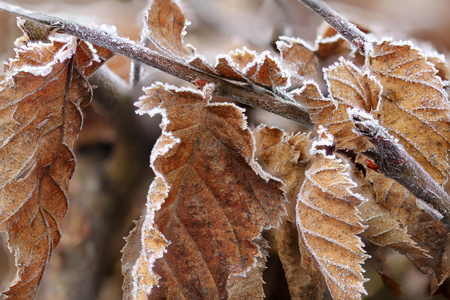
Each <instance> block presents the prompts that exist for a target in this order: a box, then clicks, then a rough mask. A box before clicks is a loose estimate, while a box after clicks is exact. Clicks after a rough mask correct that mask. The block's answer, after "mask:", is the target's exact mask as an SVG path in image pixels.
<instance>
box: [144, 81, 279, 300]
mask: <svg viewBox="0 0 450 300" xmlns="http://www.w3.org/2000/svg"><path fill="white" fill-rule="evenodd" d="M146 93H147V96H145V97H143V98H141V100H140V102H139V104H138V105H139V107H140V109H139V112H140V113H149V114H151V115H152V114H154V113H161V114H162V115H163V117H164V120H163V125H164V126H163V134H162V137H161V138H160V140H159V142H158V144H157V145H156V147H155V148H154V149H153V151H152V156H151V161H152V168H153V169H154V170H155V172H156V173H157V174H161V176H162V177H163V178H164V180H165V182H166V184H167V185H168V186H169V188H170V189H169V192H168V195H167V197H166V198H165V201H164V203H163V204H162V206H161V208H160V209H159V210H157V211H156V210H155V211H156V213H155V217H154V221H153V224H154V228H155V229H157V230H158V231H160V232H161V233H162V234H163V235H164V237H165V238H166V239H167V240H169V241H170V245H169V246H168V247H167V249H166V253H165V254H164V256H163V257H162V258H161V259H158V260H156V263H155V267H154V269H153V270H154V272H155V273H156V274H157V275H158V276H160V280H159V282H158V286H153V288H152V290H151V294H150V299H156V298H158V299H159V298H166V299H180V298H189V297H194V298H205V299H213V298H225V297H226V295H227V293H228V292H227V286H228V280H229V278H230V276H231V275H242V276H244V275H245V274H246V272H247V271H248V270H250V269H251V268H252V267H253V266H255V263H256V261H257V260H258V257H259V258H261V257H263V254H262V252H261V249H260V247H259V246H258V245H257V244H255V242H254V241H255V239H258V238H259V236H260V234H261V230H262V229H263V228H269V227H274V226H276V225H277V224H278V223H279V221H280V216H281V215H283V214H284V206H283V204H282V201H283V199H284V195H283V192H282V191H281V190H280V184H279V183H278V182H276V181H274V180H272V179H270V178H269V177H268V174H266V173H264V172H263V171H262V169H261V168H260V166H259V165H258V164H257V163H256V161H255V158H254V151H255V150H254V139H253V136H252V134H251V132H250V131H249V130H248V128H247V125H246V122H245V118H244V116H243V114H242V110H241V109H239V108H238V107H236V106H235V105H233V104H228V103H209V100H210V97H211V94H210V93H211V86H209V85H208V86H207V87H205V91H204V92H202V93H200V92H197V91H193V90H189V89H177V88H174V87H170V86H165V85H162V84H155V85H153V86H151V87H150V88H148V89H146ZM153 191H154V190H153V188H151V190H150V193H153ZM148 205H149V206H151V205H152V203H149V204H148ZM143 238H144V239H145V238H146V237H145V236H144V237H143ZM217 249H219V250H217Z"/></svg>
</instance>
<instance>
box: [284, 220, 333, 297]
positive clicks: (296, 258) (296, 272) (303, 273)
mask: <svg viewBox="0 0 450 300" xmlns="http://www.w3.org/2000/svg"><path fill="white" fill-rule="evenodd" d="M276 240H277V247H278V255H279V257H280V260H281V263H282V265H283V269H284V274H285V276H286V281H287V284H288V287H289V294H290V296H291V299H310V300H313V299H316V300H321V299H323V293H324V291H325V282H324V278H323V276H322V274H321V273H320V271H319V270H318V269H317V268H316V267H314V265H309V266H308V263H304V262H303V260H304V257H302V256H301V254H300V250H299V241H298V232H297V228H296V225H295V223H294V222H292V221H291V220H289V219H285V220H284V221H283V223H282V224H281V226H280V227H279V228H278V229H277V232H276Z"/></svg>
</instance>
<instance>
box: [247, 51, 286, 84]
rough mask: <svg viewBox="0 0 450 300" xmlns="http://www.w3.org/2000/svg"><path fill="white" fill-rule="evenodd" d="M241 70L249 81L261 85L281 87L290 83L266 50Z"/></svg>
mask: <svg viewBox="0 0 450 300" xmlns="http://www.w3.org/2000/svg"><path fill="white" fill-rule="evenodd" d="M242 72H243V73H244V74H245V76H247V77H248V78H249V79H250V80H251V81H253V82H255V83H257V84H260V85H263V86H267V87H271V88H276V87H277V88H283V87H286V86H288V85H289V84H290V82H289V76H288V75H287V74H286V73H285V72H284V70H283V69H282V68H281V66H280V64H279V63H278V61H277V60H276V59H275V58H274V57H272V55H271V54H270V53H269V52H268V51H265V52H263V53H261V54H259V55H258V56H257V57H256V58H255V60H254V61H253V62H252V63H250V64H248V65H247V66H246V67H245V68H244V70H242Z"/></svg>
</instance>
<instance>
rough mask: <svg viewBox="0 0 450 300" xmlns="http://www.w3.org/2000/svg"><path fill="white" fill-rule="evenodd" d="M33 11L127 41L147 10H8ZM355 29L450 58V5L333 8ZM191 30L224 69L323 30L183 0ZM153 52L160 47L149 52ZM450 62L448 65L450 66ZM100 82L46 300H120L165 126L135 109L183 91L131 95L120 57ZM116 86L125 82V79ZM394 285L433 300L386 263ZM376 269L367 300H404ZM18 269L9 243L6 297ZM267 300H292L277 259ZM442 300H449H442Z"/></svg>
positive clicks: (13, 32)
mask: <svg viewBox="0 0 450 300" xmlns="http://www.w3.org/2000/svg"><path fill="white" fill-rule="evenodd" d="M8 2H9V3H12V4H16V5H20V6H23V7H25V8H28V9H32V10H36V11H41V12H45V13H49V14H54V15H58V16H62V17H65V18H69V19H73V20H76V21H78V22H85V23H96V24H106V25H111V26H112V25H114V26H116V27H117V30H118V33H119V34H120V35H122V36H128V37H130V38H131V39H133V40H139V39H140V31H141V28H142V25H143V22H142V17H143V14H144V11H145V9H146V7H147V5H148V3H147V2H146V1H143V0H104V1H87V0H67V1H56V0H53V1H51V0H44V1H42V0H23V1H17V0H16V1H8ZM325 2H327V3H328V4H329V5H330V6H332V7H333V8H335V9H336V10H337V11H339V12H340V13H341V14H343V15H344V16H346V17H347V18H348V19H349V20H350V21H352V22H355V23H358V24H360V25H363V26H364V27H365V28H368V29H369V30H371V31H372V33H373V34H375V35H376V36H377V37H383V36H391V37H393V38H395V39H403V40H413V41H414V43H416V44H417V45H419V46H420V47H421V48H423V49H427V50H431V49H435V50H436V51H438V52H439V53H443V54H445V55H446V56H447V57H450V1H448V0H396V1H390V0H370V1H369V0H366V1H364V0H341V1H325ZM180 5H181V6H182V7H183V9H184V12H185V15H186V18H187V19H189V20H190V21H191V23H192V24H191V25H190V26H189V27H188V28H187V35H186V36H185V38H184V40H185V42H186V43H190V44H192V45H193V46H194V47H196V48H197V49H198V52H199V53H201V54H203V55H204V56H206V57H207V59H208V60H209V61H210V62H211V63H214V62H215V58H214V57H215V55H217V54H220V53H228V52H229V51H231V50H233V49H236V48H242V47H243V46H246V47H247V48H250V49H254V50H257V51H264V50H271V51H273V50H274V48H273V45H274V42H275V41H276V40H277V37H278V36H281V35H286V36H292V37H299V38H302V39H304V40H305V41H307V42H309V43H310V44H311V45H314V41H315V39H316V35H317V28H318V27H319V25H320V24H321V23H322V20H321V18H320V17H319V16H317V15H316V14H315V13H313V12H312V11H310V10H308V9H307V8H305V7H304V6H303V5H302V4H301V3H299V2H298V1H296V0H180ZM15 24H16V20H15V17H14V16H12V15H10V14H7V13H4V12H0V28H1V30H0V37H1V40H2V42H1V43H0V59H1V60H2V61H5V60H8V58H9V57H13V56H14V51H13V47H14V46H13V43H14V40H15V39H16V38H18V37H19V36H21V32H20V30H19V29H18V28H17V27H16V25H15ZM150 47H151V46H150ZM447 61H448V60H447ZM108 67H109V69H110V70H112V71H113V72H114V73H115V74H117V75H118V76H114V75H111V74H110V73H109V72H107V71H106V70H102V71H101V72H99V73H98V74H97V75H96V76H94V77H93V78H92V83H93V84H94V85H96V86H98V88H97V89H96V91H95V92H94V101H93V103H92V105H91V106H89V108H88V109H87V110H86V111H85V123H84V127H83V130H82V132H81V134H80V137H79V140H78V142H77V145H76V149H75V152H76V157H77V169H76V172H75V175H74V177H73V179H72V181H71V186H70V192H69V198H70V199H69V200H70V209H69V213H68V215H67V217H66V219H65V221H64V224H63V237H62V239H61V241H60V244H59V245H58V247H57V249H56V250H55V252H54V253H53V256H52V259H51V261H50V264H49V265H48V267H47V271H46V275H45V278H44V280H43V283H42V286H41V289H40V292H39V296H38V299H52V300H53V299H54V300H66V299H85V300H89V299H102V300H106V299H108V300H115V299H121V298H122V296H121V285H122V280H123V278H122V276H121V271H120V268H121V262H120V258H121V253H120V249H121V248H122V247H123V246H124V244H125V242H124V240H123V237H125V236H126V235H127V234H128V232H129V231H130V230H131V229H132V228H133V226H134V223H133V220H137V219H138V218H139V217H140V215H141V214H142V212H143V209H144V204H145V201H146V194H147V190H148V187H149V184H150V182H151V180H152V173H151V171H150V170H149V167H148V165H149V155H150V151H151V147H152V145H153V143H154V142H155V140H156V139H157V137H158V135H159V133H160V129H159V120H160V119H159V118H158V117H154V118H153V119H150V118H149V117H148V116H143V117H138V116H137V115H135V114H134V113H133V110H134V107H133V101H135V100H136V99H137V98H138V97H139V96H140V95H141V94H142V91H141V89H142V86H146V85H149V84H151V83H152V82H154V81H164V82H170V83H173V84H176V85H183V84H185V83H184V82H182V81H180V80H178V79H176V78H173V77H170V76H168V75H165V74H162V73H161V72H159V71H156V70H152V69H150V68H144V72H143V73H142V76H141V80H140V81H139V83H138V84H136V85H135V86H132V87H129V86H127V83H128V81H129V79H130V75H129V74H130V61H129V59H128V58H125V57H122V56H116V57H114V58H113V59H112V60H111V61H110V62H109V63H108ZM116 77H117V78H116ZM248 113H249V122H250V125H251V126H256V125H257V124H259V123H261V122H264V123H266V124H269V125H277V126H279V127H283V128H285V129H287V130H291V131H296V130H298V129H299V127H298V126H297V125H296V124H294V123H292V122H290V121H288V120H284V119H282V118H280V117H277V116H274V115H272V114H270V113H267V112H263V111H260V110H254V109H249V110H248ZM387 259H388V260H389V261H390V263H391V269H392V270H393V273H394V274H393V275H394V276H395V278H396V279H397V281H398V282H399V283H400V285H401V289H402V296H401V299H417V300H421V299H427V298H428V296H427V295H428V288H429V279H428V278H427V277H426V276H425V275H422V274H421V273H420V272H419V271H417V270H416V269H415V268H414V267H412V264H411V263H410V262H409V261H408V260H407V259H405V258H404V257H403V256H401V255H398V254H396V253H394V252H392V253H391V252H389V253H388V254H387ZM370 264H371V263H367V265H368V271H367V273H366V277H370V279H371V280H370V281H369V282H368V283H366V285H365V286H366V288H367V290H368V292H369V295H370V297H366V299H397V298H396V296H394V295H393V294H392V293H391V292H389V291H388V290H387V289H385V288H384V287H383V284H382V279H381V278H380V276H379V275H378V274H377V273H376V272H375V271H373V269H371V267H370ZM14 274H15V268H14V261H13V258H12V256H11V254H9V252H8V250H7V246H6V243H5V236H4V235H3V234H1V235H0V288H1V289H2V290H4V289H5V288H6V287H7V285H8V283H9V282H10V281H11V280H12V279H13V278H14ZM265 280H266V282H267V284H266V296H267V299H289V297H288V292H287V287H286V283H285V281H284V279H283V272H282V269H281V264H280V262H279V260H277V258H276V256H275V255H273V256H272V258H271V259H269V262H268V271H267V272H266V273H265ZM434 299H442V296H437V297H435V298H434Z"/></svg>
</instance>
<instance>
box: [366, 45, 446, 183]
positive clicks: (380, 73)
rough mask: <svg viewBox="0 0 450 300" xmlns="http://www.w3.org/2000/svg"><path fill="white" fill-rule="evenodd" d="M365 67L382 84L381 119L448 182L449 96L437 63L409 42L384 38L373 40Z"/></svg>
mask: <svg viewBox="0 0 450 300" xmlns="http://www.w3.org/2000/svg"><path fill="white" fill-rule="evenodd" d="M366 67H367V68H368V69H369V70H370V72H372V73H373V74H374V75H375V76H376V77H377V78H378V79H379V80H380V82H381V84H382V85H383V99H382V101H381V103H380V105H379V110H380V119H381V122H382V123H383V125H385V126H386V127H388V128H389V129H390V130H391V133H392V134H393V135H394V136H395V137H397V138H398V139H399V140H400V142H401V143H402V145H403V146H404V147H405V149H406V150H407V151H408V153H409V154H410V155H411V156H413V157H414V158H415V159H416V161H417V162H419V163H420V164H421V165H422V166H423V167H424V169H425V170H426V171H427V172H428V173H429V174H430V175H431V176H432V177H433V178H434V179H435V180H436V181H437V182H439V183H444V182H446V180H447V176H448V171H449V167H450V166H449V164H448V161H447V151H448V149H450V124H449V122H450V102H449V101H448V95H447V93H446V91H445V90H444V84H443V82H442V80H441V78H440V77H438V76H437V75H436V74H437V70H436V69H435V68H434V66H433V64H431V63H430V62H428V61H427V59H426V57H425V56H424V55H422V54H421V53H420V52H419V50H418V49H415V48H413V47H412V46H411V45H410V44H407V43H394V42H391V41H383V42H381V43H375V44H374V45H373V51H372V52H371V53H370V55H369V56H368V58H367V61H366Z"/></svg>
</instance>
